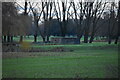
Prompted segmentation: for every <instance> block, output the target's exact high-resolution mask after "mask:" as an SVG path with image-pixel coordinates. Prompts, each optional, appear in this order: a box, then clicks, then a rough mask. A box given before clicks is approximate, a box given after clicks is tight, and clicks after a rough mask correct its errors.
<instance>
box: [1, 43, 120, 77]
mask: <svg viewBox="0 0 120 80" xmlns="http://www.w3.org/2000/svg"><path fill="white" fill-rule="evenodd" d="M31 48H36V49H42V50H44V51H40V52H8V53H3V69H2V70H3V71H2V72H3V77H4V78H117V77H118V45H115V44H111V45H109V44H108V43H107V42H94V43H92V44H89V43H88V44H84V43H82V44H79V45H38V44H32V45H31ZM57 48H58V49H59V48H60V49H63V51H59V50H58V51H51V50H54V49H57Z"/></svg>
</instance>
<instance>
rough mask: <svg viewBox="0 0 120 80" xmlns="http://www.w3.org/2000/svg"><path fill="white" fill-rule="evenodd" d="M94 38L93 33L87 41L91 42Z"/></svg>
mask: <svg viewBox="0 0 120 80" xmlns="http://www.w3.org/2000/svg"><path fill="white" fill-rule="evenodd" d="M93 40H94V35H91V37H90V41H89V43H92V42H93Z"/></svg>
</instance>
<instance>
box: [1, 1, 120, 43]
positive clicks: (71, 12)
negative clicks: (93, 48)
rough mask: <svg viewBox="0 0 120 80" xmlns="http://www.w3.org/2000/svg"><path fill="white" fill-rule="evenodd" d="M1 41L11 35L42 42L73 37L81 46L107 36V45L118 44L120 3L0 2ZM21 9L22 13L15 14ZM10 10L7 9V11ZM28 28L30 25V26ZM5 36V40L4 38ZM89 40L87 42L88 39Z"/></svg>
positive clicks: (8, 39) (6, 39)
mask: <svg viewBox="0 0 120 80" xmlns="http://www.w3.org/2000/svg"><path fill="white" fill-rule="evenodd" d="M2 6H3V7H2V8H3V11H2V13H3V15H2V19H3V20H2V21H3V29H2V30H3V41H4V42H5V41H8V42H9V41H12V37H13V36H20V42H22V41H23V36H28V35H33V36H34V42H37V37H38V36H39V35H40V36H41V37H42V38H43V41H44V42H49V37H50V36H51V35H53V36H62V37H65V36H66V35H67V36H70V35H73V36H77V39H78V40H79V43H80V39H81V38H82V36H84V43H92V42H93V40H94V38H95V37H97V36H102V37H107V40H108V43H109V44H111V42H112V40H113V39H114V40H115V44H117V43H118V40H119V36H120V33H119V32H120V31H119V26H120V2H118V3H115V2H102V1H94V2H82V1H81V2H79V3H75V2H74V1H71V2H60V1H58V2H50V1H48V2H29V1H27V0H26V1H25V2H24V7H23V6H21V5H20V4H19V3H17V2H15V3H3V5H2ZM16 7H17V8H18V7H21V9H23V10H22V14H18V12H20V11H21V10H20V11H18V9H16ZM9 8H10V9H9ZM31 25H32V26H31ZM6 37H7V38H6ZM89 37H90V39H89Z"/></svg>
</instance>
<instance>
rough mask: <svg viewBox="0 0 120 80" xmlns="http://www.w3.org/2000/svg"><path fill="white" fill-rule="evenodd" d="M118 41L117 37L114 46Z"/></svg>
mask: <svg viewBox="0 0 120 80" xmlns="http://www.w3.org/2000/svg"><path fill="white" fill-rule="evenodd" d="M118 39H119V37H118V36H117V37H116V39H115V44H117V43H118Z"/></svg>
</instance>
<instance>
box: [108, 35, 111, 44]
mask: <svg viewBox="0 0 120 80" xmlns="http://www.w3.org/2000/svg"><path fill="white" fill-rule="evenodd" d="M108 44H111V36H109V38H108Z"/></svg>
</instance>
